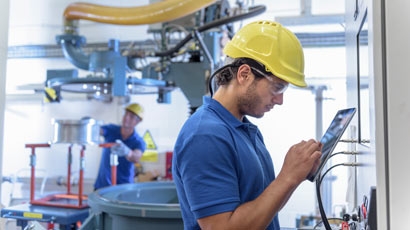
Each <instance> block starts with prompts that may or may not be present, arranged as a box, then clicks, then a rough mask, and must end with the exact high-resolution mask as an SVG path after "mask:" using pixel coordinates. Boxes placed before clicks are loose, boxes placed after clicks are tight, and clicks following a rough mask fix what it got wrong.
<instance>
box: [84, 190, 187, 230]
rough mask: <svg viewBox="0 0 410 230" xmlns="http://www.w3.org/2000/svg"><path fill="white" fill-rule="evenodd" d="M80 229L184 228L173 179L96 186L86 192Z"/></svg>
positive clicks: (168, 229) (170, 229) (171, 229)
mask: <svg viewBox="0 0 410 230" xmlns="http://www.w3.org/2000/svg"><path fill="white" fill-rule="evenodd" d="M88 205H89V206H90V208H91V209H90V217H89V218H88V219H87V220H86V221H85V222H84V223H83V225H82V227H81V229H83V230H88V229H90V230H91V229H92V230H97V229H104V230H109V229H113V230H117V229H121V230H128V229H130V230H131V229H132V230H135V229H167V230H173V229H184V227H183V221H182V217H181V210H180V207H179V202H178V197H177V193H176V188H175V184H174V182H142V183H135V184H121V185H116V186H111V187H107V188H102V189H99V190H97V191H95V192H93V193H91V194H90V195H89V196H88Z"/></svg>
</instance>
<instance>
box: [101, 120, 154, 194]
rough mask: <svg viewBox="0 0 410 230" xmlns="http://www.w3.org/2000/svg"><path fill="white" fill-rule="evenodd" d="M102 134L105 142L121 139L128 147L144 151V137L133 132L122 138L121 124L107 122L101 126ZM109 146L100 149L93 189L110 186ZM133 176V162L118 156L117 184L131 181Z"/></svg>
mask: <svg viewBox="0 0 410 230" xmlns="http://www.w3.org/2000/svg"><path fill="white" fill-rule="evenodd" d="M101 130H102V136H103V137H104V142H105V143H115V140H117V139H118V140H121V141H122V142H124V144H125V145H126V146H128V148H130V149H132V150H135V149H140V150H141V151H142V152H144V151H145V148H146V143H145V142H144V139H143V138H142V137H141V136H140V135H138V133H137V132H136V131H135V130H134V133H133V134H132V135H131V136H130V137H129V138H127V139H126V140H123V139H122V136H121V126H119V125H114V124H108V125H103V126H101ZM110 155H111V150H110V148H104V149H103V151H102V156H101V162H100V168H99V169H98V175H97V179H96V181H95V184H94V189H99V188H102V187H106V186H110V185H111V184H112V183H111V165H110ZM134 176H135V169H134V163H133V162H129V161H128V160H127V159H126V158H125V157H118V165H117V184H125V183H133V182H134Z"/></svg>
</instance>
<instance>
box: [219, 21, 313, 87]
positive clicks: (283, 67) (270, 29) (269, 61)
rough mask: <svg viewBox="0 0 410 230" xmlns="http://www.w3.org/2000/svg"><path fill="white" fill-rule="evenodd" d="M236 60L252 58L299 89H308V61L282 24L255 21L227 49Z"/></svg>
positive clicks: (241, 30)
mask: <svg viewBox="0 0 410 230" xmlns="http://www.w3.org/2000/svg"><path fill="white" fill-rule="evenodd" d="M223 52H224V53H225V55H227V56H229V57H232V58H251V59H253V60H255V61H258V62H260V63H262V64H263V65H265V67H266V68H267V71H268V72H271V73H272V74H273V75H275V76H277V77H279V78H281V79H283V80H285V81H287V82H289V83H291V84H293V85H296V86H299V87H306V86H307V84H306V82H305V74H304V68H305V61H304V55H303V49H302V45H301V44H300V42H299V40H298V38H297V37H296V36H295V35H294V34H293V33H292V32H291V31H290V30H288V29H286V28H285V27H283V26H282V25H281V24H279V23H277V22H273V21H264V20H263V21H255V22H252V23H249V24H247V25H245V26H244V27H242V28H241V29H240V30H239V31H238V32H237V33H236V34H235V35H234V37H233V38H232V40H231V41H229V42H228V43H227V44H226V46H225V47H224V50H223Z"/></svg>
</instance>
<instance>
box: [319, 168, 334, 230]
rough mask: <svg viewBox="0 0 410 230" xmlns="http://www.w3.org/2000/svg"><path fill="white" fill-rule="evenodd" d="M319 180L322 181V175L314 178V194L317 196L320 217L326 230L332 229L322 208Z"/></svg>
mask: <svg viewBox="0 0 410 230" xmlns="http://www.w3.org/2000/svg"><path fill="white" fill-rule="evenodd" d="M321 181H322V176H321V175H319V176H318V178H317V179H316V196H317V203H318V206H319V212H320V217H321V218H322V222H323V225H324V226H325V228H326V230H332V228H331V227H330V224H329V220H328V219H327V217H326V213H325V210H324V209H323V203H322V196H321V194H320V184H321Z"/></svg>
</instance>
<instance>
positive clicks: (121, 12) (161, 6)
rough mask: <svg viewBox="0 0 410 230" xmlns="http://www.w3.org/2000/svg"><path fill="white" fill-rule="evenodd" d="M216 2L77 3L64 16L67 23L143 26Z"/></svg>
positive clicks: (188, 12)
mask: <svg viewBox="0 0 410 230" xmlns="http://www.w3.org/2000/svg"><path fill="white" fill-rule="evenodd" d="M215 2H216V0H202V1H198V0H164V1H160V2H155V3H152V4H149V5H146V6H138V7H112V6H103V5H97V4H90V3H83V2H75V3H72V4H70V5H69V6H68V7H67V8H66V9H65V11H64V14H63V15H64V19H65V20H67V21H72V20H79V19H84V20H89V21H95V22H101V23H107V24H118V25H143V24H153V23H159V22H166V21H171V20H174V19H178V18H181V17H184V16H186V15H189V14H192V13H194V12H196V11H198V10H200V9H202V8H204V7H207V6H209V5H211V4H213V3H215ZM65 24H66V23H65Z"/></svg>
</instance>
